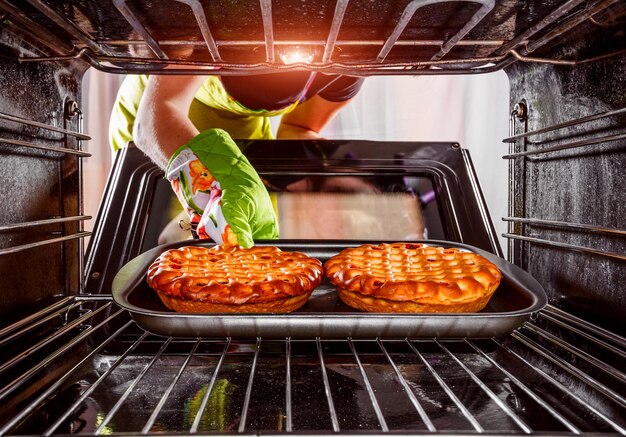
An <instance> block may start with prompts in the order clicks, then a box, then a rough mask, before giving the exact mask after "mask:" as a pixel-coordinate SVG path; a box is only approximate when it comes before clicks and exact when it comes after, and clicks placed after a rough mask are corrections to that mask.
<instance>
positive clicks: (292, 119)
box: [276, 96, 350, 139]
mask: <svg viewBox="0 0 626 437" xmlns="http://www.w3.org/2000/svg"><path fill="white" fill-rule="evenodd" d="M349 102H350V100H344V101H341V102H331V101H330V100H326V99H324V98H323V97H320V96H313V97H312V98H310V99H308V100H306V101H305V102H304V103H301V104H299V105H298V106H296V108H295V109H294V110H293V111H291V112H290V113H288V114H285V115H283V117H282V119H281V122H280V126H279V127H278V132H277V134H276V136H277V138H279V139H316V138H320V135H319V133H320V131H321V130H322V129H323V128H324V126H326V124H327V123H328V122H329V121H330V120H332V118H333V117H334V116H335V115H336V114H337V113H338V112H339V111H340V110H341V108H343V107H344V106H346V105H347V104H348V103H349Z"/></svg>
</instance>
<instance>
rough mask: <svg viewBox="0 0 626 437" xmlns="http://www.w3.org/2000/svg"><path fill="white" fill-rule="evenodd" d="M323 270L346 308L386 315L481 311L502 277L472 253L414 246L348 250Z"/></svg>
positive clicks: (385, 246) (325, 265) (363, 247)
mask: <svg viewBox="0 0 626 437" xmlns="http://www.w3.org/2000/svg"><path fill="white" fill-rule="evenodd" d="M324 268H325V270H326V276H328V278H329V279H330V281H331V282H332V283H333V284H334V285H335V286H336V287H337V290H338V292H339V297H340V299H341V300H342V301H343V302H345V303H346V304H347V305H350V306H351V307H354V308H358V309H360V310H364V311H372V312H386V313H387V312H403V313H413V312H415V313H431V312H450V313H464V312H475V311H480V310H481V309H483V308H484V307H485V306H486V305H487V302H488V301H489V299H490V298H491V296H492V294H493V293H494V291H495V290H496V288H498V285H499V284H500V279H501V278H502V274H501V273H500V271H499V270H498V268H497V267H496V266H495V265H494V264H493V263H491V262H489V261H488V260H487V259H485V258H484V257H482V256H480V255H478V254H476V253H474V252H468V251H465V250H461V249H453V248H443V247H435V246H427V245H424V244H418V243H394V244H386V243H383V244H379V245H372V244H366V245H363V246H360V247H355V248H347V249H344V250H343V251H341V252H340V253H339V254H338V255H336V256H334V257H332V258H330V259H329V260H328V261H326V263H325V264H324Z"/></svg>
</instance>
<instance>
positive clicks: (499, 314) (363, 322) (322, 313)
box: [113, 240, 547, 339]
mask: <svg viewBox="0 0 626 437" xmlns="http://www.w3.org/2000/svg"><path fill="white" fill-rule="evenodd" d="M419 242H420V243H423V244H428V245H432V246H442V247H456V248H460V249H465V250H469V251H472V252H476V253H478V254H480V255H482V256H484V257H485V258H487V259H488V260H489V261H491V262H492V263H494V264H495V265H496V266H497V267H498V268H499V269H500V271H501V272H502V281H501V282H500V286H499V287H498V289H497V290H496V292H495V293H494V295H493V296H492V298H491V300H490V301H489V303H488V304H487V307H486V308H484V309H483V310H482V311H480V312H478V313H425V314H424V313H422V314H404V313H366V312H361V311H359V310H356V309H353V308H350V307H348V306H347V305H345V304H343V302H341V301H340V300H339V298H338V296H337V293H336V291H335V288H334V286H333V285H332V284H331V283H330V282H329V281H328V280H327V279H324V281H323V282H322V283H321V285H320V286H319V287H317V288H316V289H315V290H314V292H313V294H312V295H311V298H310V299H309V301H308V303H307V304H305V305H304V306H303V307H301V308H300V309H298V310H297V311H295V312H292V313H288V314H232V313H227V314H226V313H209V314H197V313H178V312H174V311H171V310H169V309H168V308H166V307H165V306H164V305H163V304H162V303H161V300H160V299H159V297H158V296H157V294H156V293H155V292H154V291H153V290H152V289H151V288H150V287H149V286H148V284H147V282H146V271H147V270H148V267H149V266H150V264H152V262H153V261H154V260H155V259H156V258H157V257H158V256H159V255H160V254H161V253H162V252H164V251H165V250H168V249H172V248H177V247H182V246H188V245H195V246H205V247H211V246H213V243H211V242H201V241H182V242H178V243H174V244H168V245H163V246H159V247H155V248H154V249H151V250H149V251H147V252H145V253H143V254H141V255H139V256H138V257H136V258H135V259H133V260H132V261H130V262H129V263H128V264H126V265H125V266H124V267H123V268H122V269H121V270H120V271H119V272H118V274H117V275H116V277H115V279H114V281H113V299H114V300H115V302H117V304H118V305H120V306H121V307H123V308H125V309H127V310H128V311H129V312H130V314H131V316H132V318H133V319H134V320H135V321H136V322H137V324H138V325H139V326H141V327H142V328H144V329H146V330H147V331H150V332H152V333H154V334H158V335H165V336H173V337H231V338H254V337H264V338H286V337H290V338H294V339H295V338H298V339H313V338H316V337H320V338H327V339H332V338H343V339H345V338H347V337H352V338H375V337H381V338H407V337H408V338H433V337H440V338H462V337H472V338H489V337H498V336H503V335H506V334H508V333H510V332H512V331H513V330H514V329H516V328H517V327H519V326H520V325H522V324H523V323H524V322H525V321H526V320H527V319H528V318H529V317H530V316H531V314H533V313H535V312H537V311H539V310H541V309H542V308H543V307H544V306H545V305H546V303H547V299H546V295H545V292H544V290H543V288H542V287H541V285H540V284H539V283H538V282H537V281H536V280H535V279H534V278H533V277H532V276H531V275H530V274H528V273H527V272H526V271H524V270H522V269H521V268H519V267H517V266H515V265H513V264H511V263H509V262H507V261H506V260H504V259H502V258H500V257H497V256H496V255H493V254H491V253H488V252H486V251H484V250H481V249H478V248H476V247H472V246H468V245H464V244H459V243H453V242H449V241H435V240H424V241H419ZM370 243H372V242H370ZM376 243H378V242H376ZM257 244H258V245H260V246H264V245H273V246H277V247H279V248H280V249H282V250H285V251H298V252H303V253H306V254H307V255H309V256H312V257H314V258H317V259H319V260H320V261H322V262H325V261H326V260H327V259H329V258H330V257H331V256H333V255H336V254H337V253H339V252H340V251H341V250H342V249H344V248H346V247H356V246H359V245H361V244H364V242H355V241H350V242H347V241H323V242H310V241H293V240H277V241H268V242H260V243H257Z"/></svg>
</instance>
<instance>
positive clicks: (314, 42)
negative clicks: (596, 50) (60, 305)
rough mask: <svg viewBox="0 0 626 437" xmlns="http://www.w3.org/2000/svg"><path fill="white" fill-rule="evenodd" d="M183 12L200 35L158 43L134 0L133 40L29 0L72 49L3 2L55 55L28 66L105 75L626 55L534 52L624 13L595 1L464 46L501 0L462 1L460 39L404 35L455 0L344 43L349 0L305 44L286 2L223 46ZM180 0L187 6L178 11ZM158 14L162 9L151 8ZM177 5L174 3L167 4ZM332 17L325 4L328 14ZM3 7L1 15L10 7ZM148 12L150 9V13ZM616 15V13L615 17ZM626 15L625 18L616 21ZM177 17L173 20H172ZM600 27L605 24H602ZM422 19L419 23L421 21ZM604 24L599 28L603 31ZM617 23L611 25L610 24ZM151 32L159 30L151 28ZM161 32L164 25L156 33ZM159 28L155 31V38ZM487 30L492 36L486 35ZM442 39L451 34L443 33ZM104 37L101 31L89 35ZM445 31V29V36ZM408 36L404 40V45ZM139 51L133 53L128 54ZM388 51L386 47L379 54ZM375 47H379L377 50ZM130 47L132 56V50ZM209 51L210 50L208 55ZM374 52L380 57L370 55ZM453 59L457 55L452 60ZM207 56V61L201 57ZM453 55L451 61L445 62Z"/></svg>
mask: <svg viewBox="0 0 626 437" xmlns="http://www.w3.org/2000/svg"><path fill="white" fill-rule="evenodd" d="M176 2H177V4H176V6H175V7H179V8H182V9H185V11H186V12H187V13H189V15H190V17H191V16H192V17H193V21H192V23H193V24H192V25H193V26H197V31H198V34H199V35H201V39H198V38H187V39H185V38H176V37H169V38H160V39H159V38H158V37H157V36H155V34H156V33H157V32H159V28H158V26H159V25H158V24H157V25H156V26H155V25H154V24H152V26H149V25H148V23H147V21H149V19H148V18H146V17H145V16H143V15H142V11H141V8H140V6H139V5H137V4H134V3H135V2H130V1H126V0H115V1H113V2H112V3H113V5H114V7H115V9H114V10H113V11H112V12H111V11H107V13H109V14H112V15H111V16H112V17H114V18H115V19H116V20H119V21H120V22H119V23H117V25H118V26H129V27H130V28H132V30H133V38H130V37H128V38H127V39H119V38H117V39H116V38H107V37H106V35H105V36H99V37H96V36H94V35H92V34H90V33H88V32H86V31H84V30H83V29H82V28H81V23H79V22H77V20H75V19H72V18H71V17H69V16H67V15H64V14H63V13H62V12H60V11H58V10H57V9H55V8H53V7H51V6H48V5H47V4H46V3H45V2H44V1H41V0H29V1H28V3H29V4H30V6H31V7H33V8H34V9H35V10H36V11H37V12H38V13H39V14H41V15H42V16H43V17H45V18H46V19H47V20H49V22H50V23H52V25H53V26H55V27H58V28H60V29H63V31H65V32H66V33H67V35H68V39H69V40H71V47H68V44H67V42H66V41H60V40H59V38H56V37H54V35H51V34H50V31H49V30H48V29H47V28H46V27H45V26H42V25H41V23H37V22H35V21H33V20H32V19H31V18H29V17H28V16H25V15H24V14H23V13H21V11H19V10H18V9H17V8H15V7H14V6H11V5H10V4H9V3H7V2H6V1H4V0H0V8H2V9H4V10H5V11H6V14H7V15H8V16H9V17H10V18H11V19H12V20H13V24H12V26H11V30H12V31H13V32H15V33H20V34H26V35H29V36H30V38H31V39H32V40H34V41H36V42H37V43H39V44H40V45H41V44H43V45H44V51H47V52H49V53H50V54H49V55H46V54H45V53H44V54H40V55H30V56H21V57H20V62H50V61H68V60H76V59H82V60H84V61H86V62H87V63H89V64H90V65H91V66H92V67H94V68H97V69H99V70H101V71H106V72H110V73H119V74H133V73H135V74H136V73H137V72H144V73H145V72H151V71H158V72H159V74H207V72H208V73H210V72H218V73H219V74H220V75H230V74H242V73H255V74H262V73H271V72H275V71H277V70H298V69H307V70H315V71H322V72H325V73H332V74H358V75H363V76H369V75H388V74H392V75H400V74H410V75H416V74H419V75H429V74H435V75H444V74H481V73H489V72H493V71H498V70H501V69H503V68H505V67H508V66H509V65H511V64H513V63H515V62H525V63H540V64H553V65H566V66H575V65H582V64H586V63H591V62H596V61H599V60H604V59H607V58H615V57H618V56H620V55H623V53H624V50H623V49H618V50H616V51H614V50H609V51H607V52H606V53H601V54H597V55H594V56H590V57H584V58H578V57H575V58H572V59H563V58H562V57H559V56H533V53H534V52H537V51H540V49H541V48H543V47H546V46H549V45H550V44H551V43H553V42H554V41H557V40H558V39H559V38H560V37H562V35H564V34H567V33H568V32H573V31H574V32H575V31H578V30H580V27H581V26H583V25H586V24H589V23H594V24H595V25H596V26H598V25H600V24H603V23H601V21H602V20H601V18H600V19H599V18H598V17H601V16H602V15H603V13H604V12H605V11H607V10H611V9H612V8H614V7H619V0H596V1H591V2H587V3H586V4H585V2H584V1H582V0H569V1H566V2H564V3H563V4H561V5H560V6H559V7H557V8H556V9H554V10H551V11H549V12H548V13H546V14H545V16H541V17H540V18H537V19H536V20H535V21H533V23H532V25H531V26H530V27H528V28H526V29H525V30H523V31H519V34H516V35H514V36H513V37H511V38H510V39H508V40H507V39H502V38H501V37H500V38H489V37H487V38H485V39H465V37H466V36H467V35H471V34H472V33H471V32H472V31H473V30H476V29H481V26H485V18H486V17H488V16H489V15H490V14H494V15H498V14H503V13H506V10H504V11H500V10H499V9H498V7H499V5H498V4H497V2H495V1H494V0H462V2H460V3H464V6H466V7H469V8H475V9H476V11H475V12H474V13H473V14H472V15H471V16H470V17H468V19H467V21H466V22H465V23H464V24H463V25H462V26H461V27H460V28H459V29H458V30H456V31H455V32H452V33H450V34H449V35H447V38H445V39H441V37H439V38H434V39H426V38H420V39H406V30H407V28H408V26H409V24H410V23H411V22H412V20H413V19H414V17H415V16H416V15H418V14H419V12H418V11H420V10H422V11H423V9H427V8H428V7H431V8H432V7H434V6H438V7H442V6H445V5H446V4H448V3H450V2H451V0H412V1H409V2H408V3H407V4H406V6H405V7H404V9H403V11H402V13H401V14H400V15H399V17H397V22H396V21H394V23H392V27H393V29H392V30H391V32H390V33H389V34H388V35H386V37H385V38H383V39H372V38H369V39H368V38H361V39H350V38H348V39H346V38H343V39H341V38H340V36H341V35H342V33H341V31H342V30H343V28H342V26H343V25H345V23H346V22H348V23H350V22H354V21H355V20H356V21H359V20H361V19H362V17H360V16H359V15H361V14H362V12H360V11H359V10H358V7H354V8H352V9H351V8H350V7H349V6H350V5H349V0H338V1H337V2H336V4H335V7H334V12H332V18H330V17H329V21H330V26H329V30H328V33H327V35H326V37H325V38H312V39H311V38H309V39H306V38H303V39H301V40H291V39H284V38H282V39H281V38H277V37H276V35H277V34H280V33H281V31H282V30H284V29H283V28H282V27H283V26H284V27H286V28H288V27H289V26H288V25H284V24H283V23H281V22H279V20H278V19H276V18H275V15H276V14H277V13H276V9H279V8H280V7H281V5H280V4H274V3H276V2H272V1H271V0H260V1H259V3H258V7H259V14H260V17H257V18H259V22H262V33H263V38H262V39H258V38H257V39H255V38H253V37H246V38H239V39H236V40H233V39H217V38H216V37H215V36H214V34H215V33H219V29H217V31H216V29H211V26H210V24H209V20H207V15H206V13H205V10H204V7H203V5H202V3H201V2H200V1H198V0H176ZM178 3H180V5H178ZM152 7H156V5H153V6H152ZM168 7H172V6H168ZM320 7H321V8H322V10H324V8H325V6H324V7H322V6H320ZM2 9H0V10H2ZM143 13H144V15H145V11H143ZM609 15H610V14H609ZM617 15H619V14H617ZM168 16H169V15H168ZM599 20H600V21H599ZM413 21H414V20H413ZM597 23H600V24H597ZM611 24H612V22H609V23H608V24H607V25H611ZM433 25H435V26H444V25H445V23H433ZM150 27H153V29H150ZM154 27H157V28H156V29H154ZM155 31H156V32H155ZM483 31H484V29H483ZM442 32H443V31H442ZM91 33H96V32H91ZM440 33H441V32H440ZM403 35H405V38H401V37H402V36H403ZM131 47H132V48H133V49H132V50H131V49H130V48H131ZM293 47H298V48H304V49H305V50H309V51H311V52H315V51H317V52H319V56H317V58H318V59H309V60H306V61H301V62H291V61H285V60H282V59H281V54H283V53H285V51H289V50H290V48H293ZM379 47H380V48H379ZM402 47H405V48H406V47H420V48H425V47H432V48H434V49H435V50H436V52H435V53H434V54H431V55H427V56H421V57H415V56H410V57H404V58H400V59H397V58H392V57H391V56H389V55H390V52H391V51H392V49H396V50H397V48H402ZM136 48H138V49H141V50H143V52H144V53H143V54H132V53H137V51H138V50H135V49H136ZM180 48H188V49H193V51H194V53H193V54H191V55H185V57H184V59H181V58H180V57H177V56H172V55H171V54H169V55H168V51H171V50H172V49H180ZM232 48H244V49H249V50H250V51H256V52H259V53H264V54H265V56H264V58H265V59H264V60H263V61H261V62H259V61H255V62H233V61H232V60H231V61H228V60H227V58H228V56H224V53H223V52H224V51H225V50H228V49H232ZM355 48H358V49H363V50H365V51H367V55H355V56H351V57H350V60H349V61H346V60H345V59H340V58H345V56H343V55H342V53H341V52H342V50H343V51H346V50H352V49H355ZM372 48H374V49H372ZM458 48H472V49H474V51H473V54H469V55H468V54H461V55H459V54H456V53H455V51H454V49H458ZM127 49H128V52H129V53H126V54H125V53H124V51H125V50H127ZM204 50H206V53H202V56H200V55H199V53H200V52H203V51H204ZM371 50H374V53H376V51H377V54H375V55H373V56H372V53H371ZM451 53H452V54H451ZM203 58H204V59H203ZM443 58H446V59H443ZM166 66H176V67H177V68H176V69H174V70H171V69H164V67H166Z"/></svg>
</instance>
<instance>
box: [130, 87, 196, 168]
mask: <svg viewBox="0 0 626 437" xmlns="http://www.w3.org/2000/svg"><path fill="white" fill-rule="evenodd" d="M204 80H205V78H204V77H203V76H174V75H172V76H150V78H149V79H148V82H147V84H146V89H145V91H144V93H143V96H142V98H141V103H140V104H139V108H138V109H137V118H136V119H135V126H134V130H133V137H134V138H133V139H134V141H135V144H136V145H137V147H138V148H139V149H141V150H142V151H143V152H144V153H145V154H146V155H148V157H149V158H150V159H152V161H154V162H155V163H156V164H157V165H159V166H160V167H161V168H165V167H166V166H167V163H168V161H169V159H170V157H171V156H172V155H173V154H174V152H175V151H176V150H177V149H178V148H179V147H180V146H182V145H183V144H186V143H187V142H189V140H191V139H192V138H194V137H195V136H196V135H198V134H199V132H198V130H197V129H196V127H195V126H194V125H193V123H192V122H191V120H189V118H188V116H187V114H188V111H189V105H191V102H192V101H193V98H194V96H195V94H196V92H197V91H198V88H200V86H201V85H202V83H203V81H204Z"/></svg>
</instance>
